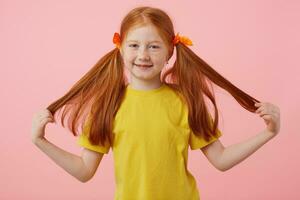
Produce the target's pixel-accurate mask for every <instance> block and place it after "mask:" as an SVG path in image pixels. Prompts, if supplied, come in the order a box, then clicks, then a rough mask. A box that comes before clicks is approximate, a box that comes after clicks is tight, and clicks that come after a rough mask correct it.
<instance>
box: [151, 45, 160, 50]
mask: <svg viewBox="0 0 300 200" xmlns="http://www.w3.org/2000/svg"><path fill="white" fill-rule="evenodd" d="M151 47H153V48H154V49H159V46H157V45H151Z"/></svg>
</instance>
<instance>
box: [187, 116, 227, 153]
mask: <svg viewBox="0 0 300 200" xmlns="http://www.w3.org/2000/svg"><path fill="white" fill-rule="evenodd" d="M210 119H211V118H210ZM210 122H212V121H210ZM211 125H212V123H211ZM221 136H222V132H221V131H220V130H219V129H217V135H216V136H215V137H214V136H211V138H210V140H209V141H205V139H204V138H199V137H197V136H196V135H195V134H194V133H193V131H191V132H190V138H189V145H190V148H191V150H195V149H200V148H202V147H205V146H206V145H208V144H210V143H212V142H214V141H216V140H217V139H218V138H219V137H221Z"/></svg>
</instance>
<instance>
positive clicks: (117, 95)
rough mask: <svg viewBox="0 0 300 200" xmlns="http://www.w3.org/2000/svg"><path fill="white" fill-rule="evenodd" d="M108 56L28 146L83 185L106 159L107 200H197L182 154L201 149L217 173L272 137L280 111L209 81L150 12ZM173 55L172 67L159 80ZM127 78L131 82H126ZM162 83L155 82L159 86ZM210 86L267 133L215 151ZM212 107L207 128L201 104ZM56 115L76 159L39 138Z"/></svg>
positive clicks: (161, 15)
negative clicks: (110, 190)
mask: <svg viewBox="0 0 300 200" xmlns="http://www.w3.org/2000/svg"><path fill="white" fill-rule="evenodd" d="M113 42H114V43H115V45H116V48H115V49H113V50H112V51H110V52H108V53H107V54H106V55H104V56H103V57H102V58H101V59H100V60H99V61H98V62H97V63H96V65H95V66H94V67H93V68H92V69H91V70H90V71H89V72H88V73H87V74H85V75H84V76H83V77H82V78H81V79H80V80H79V81H78V82H77V83H76V84H75V85H74V86H73V87H72V88H71V89H70V91H69V92H67V94H66V95H64V96H63V97H61V98H60V99H58V100H57V101H55V102H54V103H52V104H51V105H49V106H48V108H47V109H45V110H41V111H39V112H38V113H37V114H36V115H35V116H34V119H33V125H32V141H33V143H34V144H35V145H36V146H37V147H38V148H40V149H41V150H42V151H43V152H44V153H45V154H47V155H48V156H49V157H50V158H51V159H52V160H53V161H54V162H56V163H57V164H58V165H59V166H61V167H62V168H63V169H65V170H66V171H67V172H68V173H69V174H71V175H72V176H74V177H75V178H77V179H78V180H80V181H82V182H86V181H88V180H90V179H91V178H92V177H93V175H94V174H95V172H96V170H97V167H98V166H99V163H100V161H101V159H102V157H103V155H104V154H107V153H108V152H109V149H110V147H111V148H112V150H113V156H114V165H115V178H116V179H115V180H116V192H115V198H114V199H119V200H120V199H122V200H129V199H130V200H133V199H137V200H150V199H151V200H156V199H164V200H165V199H172V200H175V199H180V200H183V199H186V200H196V199H200V198H199V192H198V189H197V185H196V181H195V179H194V177H193V175H192V174H191V173H190V172H189V171H188V169H187V159H188V146H190V148H191V149H192V150H194V149H201V150H202V152H203V153H204V155H205V156H206V157H207V159H208V160H209V162H210V163H211V164H212V165H213V166H215V167H216V168H217V169H219V170H221V171H226V170H228V169H230V168H232V167H233V166H235V165H236V164H238V163H239V162H241V161H242V160H244V159H245V158H247V157H248V156H250V155H251V154H252V153H253V152H255V151H256V150H257V149H258V148H260V147H261V146H262V145H263V144H264V143H266V142H267V141H269V140H270V139H271V138H273V137H274V136H275V135H276V134H278V132H279V128H280V112H279V108H278V107H277V106H275V105H272V104H271V103H267V102H259V101H258V100H256V99H255V98H253V97H251V96H249V95H248V94H246V93H244V92H243V91H241V90H240V89H239V88H237V87H236V86H234V85H233V84H232V83H230V82H229V81H228V80H227V79H225V78H224V77H223V76H221V75H220V74H219V73H217V72H216V71H215V70H214V69H213V68H212V67H210V66H209V65H208V64H207V63H206V62H205V61H203V60H202V59H201V58H200V57H198V56H197V55H196V54H195V53H194V52H193V51H192V50H191V49H190V48H188V47H187V46H189V45H192V41H191V40H190V39H189V38H187V37H183V36H180V35H179V34H176V35H175V34H174V29H173V24H172V22H171V19H170V18H169V16H168V15H167V14H166V13H165V12H164V11H162V10H160V9H157V8H152V7H138V8H135V9H133V10H132V11H130V12H129V13H128V14H127V16H125V18H124V19H123V21H122V24H121V29H120V34H119V33H115V34H114V37H113ZM174 48H176V60H175V63H174V64H173V66H172V67H171V68H170V69H168V70H167V71H166V72H165V73H161V72H162V70H163V69H164V68H165V66H166V64H167V63H168V60H169V59H170V58H171V57H172V55H173V50H174ZM125 69H127V70H128V71H129V73H130V80H131V81H130V82H129V81H127V78H126V76H125V73H124V72H125V71H124V70H125ZM161 76H162V78H161ZM211 82H213V83H215V84H216V85H218V86H220V87H221V88H223V89H225V90H226V91H228V92H229V93H230V94H231V95H232V96H233V97H234V98H235V99H236V100H237V102H238V103H239V104H240V105H241V106H243V107H244V108H245V109H247V110H248V111H250V112H255V113H256V114H259V115H260V117H262V118H263V119H264V121H265V123H266V125H267V126H266V128H265V129H264V130H263V131H262V132H261V133H259V134H258V135H256V136H255V137H253V138H250V139H249V140H247V141H244V142H241V143H239V144H235V145H231V146H229V147H224V146H223V144H222V143H221V142H220V140H219V137H220V136H221V135H222V133H221V131H220V130H219V129H218V109H217V106H216V102H215V98H214V94H213V92H212V88H211V87H209V86H211ZM204 95H205V96H206V97H207V98H208V99H209V100H210V101H211V102H212V103H213V105H214V109H215V112H214V113H215V114H214V119H213V118H212V116H211V115H210V113H209V112H208V109H207V104H206V102H205V99H204V97H205V96H204ZM62 107H64V110H63V113H62V118H61V123H62V125H63V126H64V118H65V116H66V114H68V113H69V114H70V116H69V121H68V128H69V129H70V130H71V131H72V133H73V134H74V136H76V135H77V129H76V127H78V123H79V122H85V123H81V131H82V134H80V136H79V138H78V144H79V145H80V146H82V147H83V150H82V154H81V156H77V155H74V154H71V153H69V152H66V151H64V150H62V149H60V148H59V147H57V146H55V145H54V144H52V143H50V142H49V141H48V140H47V139H46V138H45V131H44V130H45V126H46V124H47V123H49V122H55V119H54V115H55V113H57V111H58V110H60V109H61V108H62Z"/></svg>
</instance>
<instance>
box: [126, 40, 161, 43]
mask: <svg viewBox="0 0 300 200" xmlns="http://www.w3.org/2000/svg"><path fill="white" fill-rule="evenodd" d="M126 42H137V43H138V42H139V41H137V40H128V41H126ZM153 42H157V43H161V41H158V40H153V41H151V42H149V43H153Z"/></svg>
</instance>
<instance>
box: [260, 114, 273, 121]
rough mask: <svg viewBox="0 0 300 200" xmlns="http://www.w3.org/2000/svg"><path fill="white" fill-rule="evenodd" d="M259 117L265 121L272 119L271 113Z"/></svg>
mask: <svg viewBox="0 0 300 200" xmlns="http://www.w3.org/2000/svg"><path fill="white" fill-rule="evenodd" d="M261 118H263V119H264V120H267V121H271V120H272V116H271V115H264V116H262V117H261Z"/></svg>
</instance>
